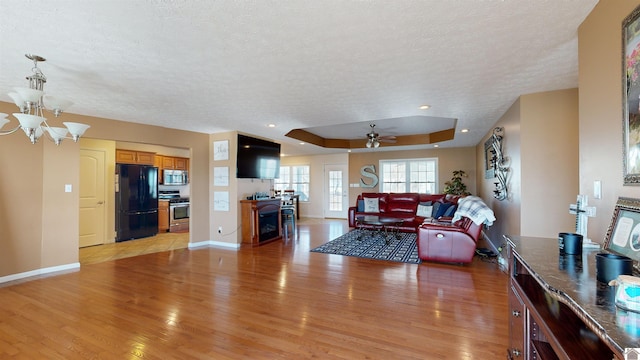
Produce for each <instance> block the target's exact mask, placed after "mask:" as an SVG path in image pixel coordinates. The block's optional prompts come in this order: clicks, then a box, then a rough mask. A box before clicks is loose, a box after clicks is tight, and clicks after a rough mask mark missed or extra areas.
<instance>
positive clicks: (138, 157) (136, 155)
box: [116, 149, 156, 165]
mask: <svg viewBox="0 0 640 360" xmlns="http://www.w3.org/2000/svg"><path fill="white" fill-rule="evenodd" d="M155 157H156V154H155V153H152V152H145V151H135V150H123V149H116V163H119V164H140V165H154V161H155Z"/></svg>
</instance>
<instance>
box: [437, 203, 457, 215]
mask: <svg viewBox="0 0 640 360" xmlns="http://www.w3.org/2000/svg"><path fill="white" fill-rule="evenodd" d="M451 206H453V204H451V203H440V206H439V207H438V212H436V213H434V214H433V217H434V218H436V219H437V218H439V217H441V216H443V215H444V213H445V212H447V209H449V208H450V207H451Z"/></svg>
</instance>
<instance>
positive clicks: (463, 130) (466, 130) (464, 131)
mask: <svg viewBox="0 0 640 360" xmlns="http://www.w3.org/2000/svg"><path fill="white" fill-rule="evenodd" d="M460 132H463V133H466V132H469V129H462V130H460Z"/></svg>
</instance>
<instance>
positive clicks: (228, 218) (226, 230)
mask: <svg viewBox="0 0 640 360" xmlns="http://www.w3.org/2000/svg"><path fill="white" fill-rule="evenodd" d="M224 141H227V142H228V144H229V148H228V159H227V160H216V161H214V160H213V143H214V142H224ZM237 146H238V133H237V132H225V133H218V134H211V135H210V136H209V154H211V156H210V157H209V168H210V169H211V170H210V173H211V176H212V177H211V181H210V182H209V188H210V191H209V197H210V203H211V221H210V223H209V226H210V228H209V232H210V233H211V234H212V235H211V236H212V237H211V239H212V240H214V241H217V242H221V243H228V244H230V245H237V244H240V243H241V242H242V231H241V230H240V206H239V205H240V204H239V203H238V200H240V196H241V194H239V192H240V191H239V188H240V187H241V185H240V184H239V182H238V181H237V179H236V147H237ZM214 167H226V168H228V169H229V186H214V185H213V168H214ZM216 192H228V193H229V211H218V210H213V207H214V202H215V201H216V197H215V193H216ZM217 200H218V201H219V200H220V199H217ZM220 226H221V227H222V233H218V228H219V227H220Z"/></svg>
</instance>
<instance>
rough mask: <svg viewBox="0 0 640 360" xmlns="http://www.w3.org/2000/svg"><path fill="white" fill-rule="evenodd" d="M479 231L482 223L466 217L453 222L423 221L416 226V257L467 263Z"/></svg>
mask: <svg viewBox="0 0 640 360" xmlns="http://www.w3.org/2000/svg"><path fill="white" fill-rule="evenodd" d="M481 232H482V224H479V225H478V224H476V223H474V222H473V221H472V220H471V219H469V218H468V217H462V218H461V219H460V220H458V221H456V222H455V223H445V222H435V221H434V222H431V223H429V222H425V223H424V224H421V225H420V226H419V227H418V240H417V241H418V257H420V259H422V260H426V261H438V262H450V263H469V262H471V261H472V260H473V255H474V254H475V252H476V244H477V242H478V239H479V238H480V233H481Z"/></svg>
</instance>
